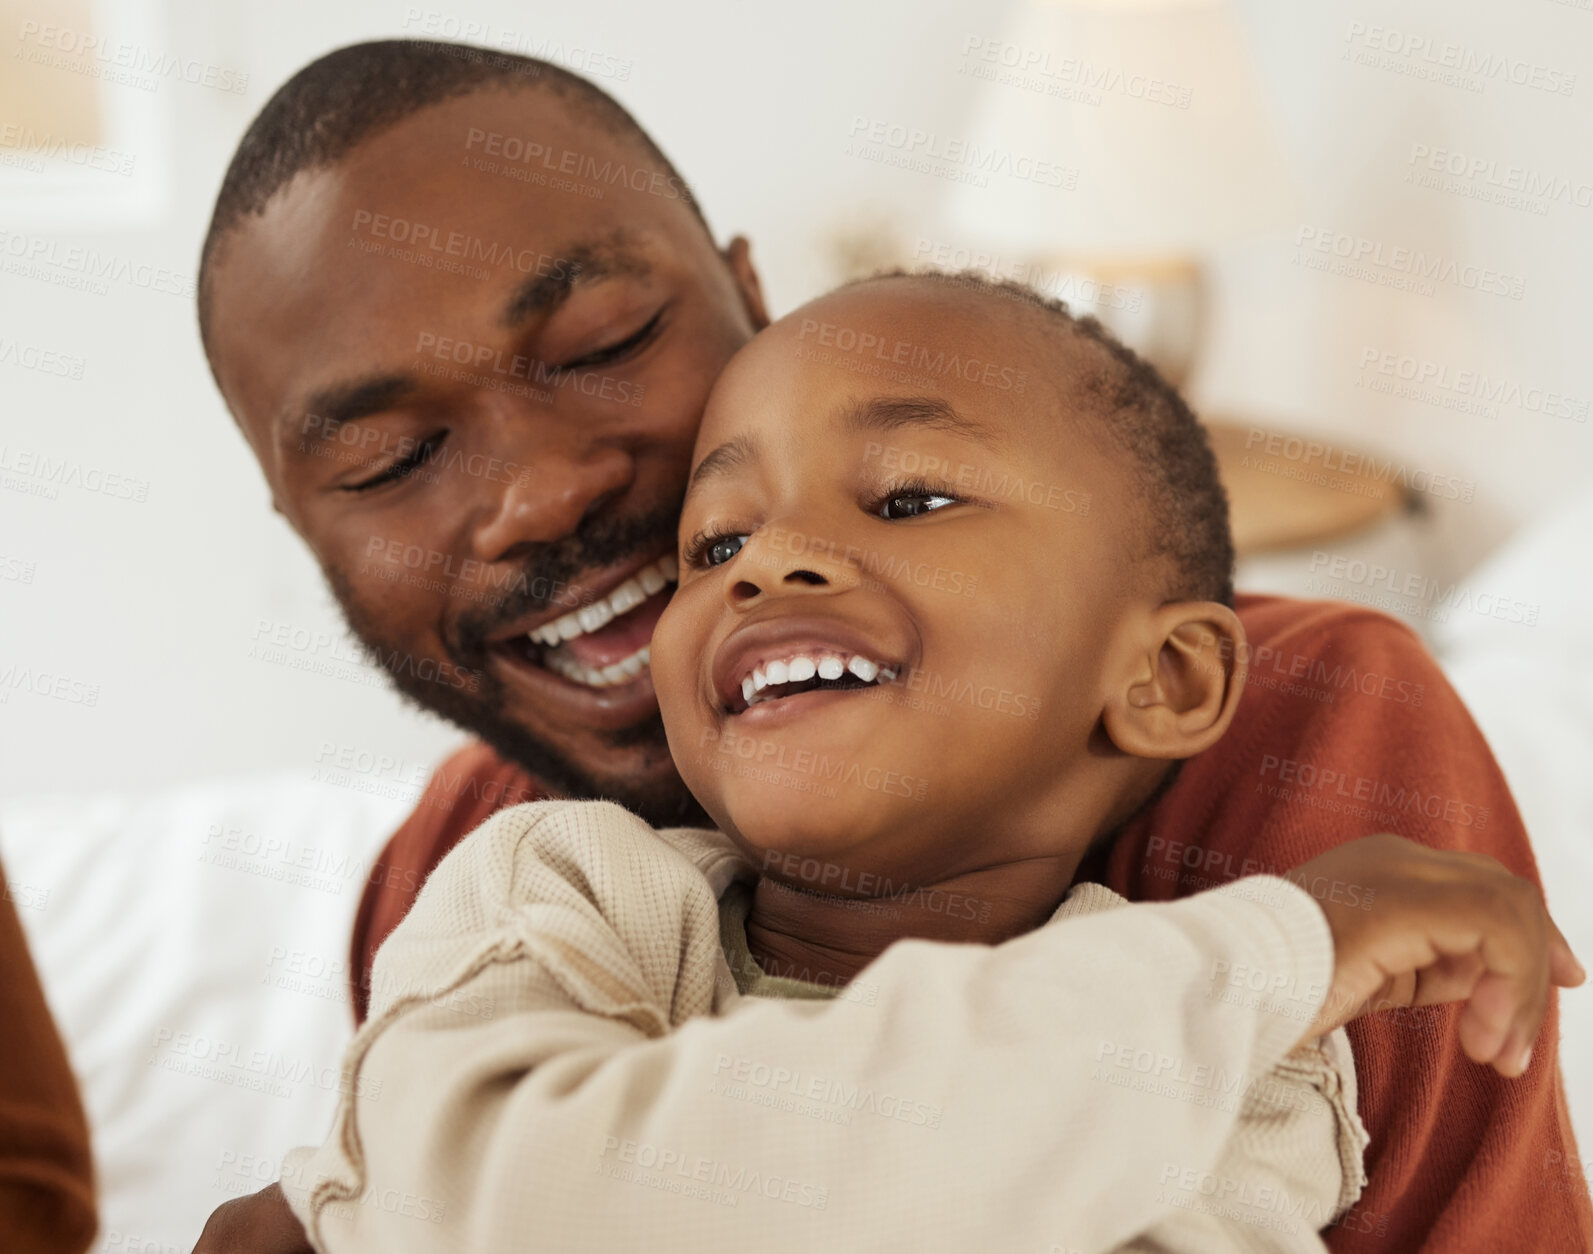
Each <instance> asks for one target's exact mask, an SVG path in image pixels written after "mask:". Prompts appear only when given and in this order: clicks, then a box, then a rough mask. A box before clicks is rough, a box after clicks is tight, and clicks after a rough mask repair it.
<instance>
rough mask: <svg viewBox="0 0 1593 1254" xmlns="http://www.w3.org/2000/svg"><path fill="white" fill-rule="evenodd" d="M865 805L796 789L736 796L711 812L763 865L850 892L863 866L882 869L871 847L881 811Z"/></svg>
mask: <svg viewBox="0 0 1593 1254" xmlns="http://www.w3.org/2000/svg"><path fill="white" fill-rule="evenodd" d="M860 811H865V807H860V806H858V805H857V804H856V803H855V802H854V803H852V804H850V805H848V804H846V803H844V802H842V801H841V800H840V799H839V798H834V797H831V798H814V797H805V796H801V795H798V794H792V795H788V796H786V797H783V798H778V799H776V800H775V801H774V802H772V803H771V802H769V801H767V800H764V799H762V798H759V799H756V800H755V801H753V802H751V803H747V802H743V803H741V804H737V803H736V802H735V801H733V800H732V801H730V802H729V804H728V805H727V806H726V807H725V808H724V809H723V810H714V811H712V812H715V813H718V814H720V815H722V816H723V818H722V819H721V821H720V824H719V826H720V828H721V829H722V830H723V831H725V832H727V833H729V834H730V836H731V837H732V838H733V839H734V840H735V841H736V843H737V844H738V845H740V846H741V848H742V850H743V852H745V853H746V855H747V856H748V857H749V858H750V859H751V860H752V861H753V863H754V864H755V865H756V866H757V867H758V869H759V870H760V871H766V872H769V873H772V874H774V875H776V876H777V877H778V878H780V879H782V880H787V881H790V882H791V883H793V884H800V885H803V886H805V887H809V888H812V889H814V890H815V891H819V892H824V891H837V892H841V893H845V892H846V891H847V890H848V888H849V887H850V888H852V889H853V890H854V891H855V889H856V880H857V879H858V877H859V876H860V875H862V874H863V873H864V872H874V873H875V874H877V873H878V868H876V867H875V866H874V865H873V859H871V858H870V857H869V856H868V854H867V852H866V851H867V850H868V849H869V848H870V846H871V845H874V844H875V841H874V840H871V839H870V833H871V832H873V831H874V829H875V827H876V825H877V824H878V823H879V820H880V816H879V814H878V813H877V812H875V813H872V814H871V813H867V812H860Z"/></svg>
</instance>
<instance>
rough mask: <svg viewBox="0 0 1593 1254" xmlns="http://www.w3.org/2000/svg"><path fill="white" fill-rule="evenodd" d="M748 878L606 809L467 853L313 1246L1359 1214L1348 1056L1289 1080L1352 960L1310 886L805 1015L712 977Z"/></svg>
mask: <svg viewBox="0 0 1593 1254" xmlns="http://www.w3.org/2000/svg"><path fill="white" fill-rule="evenodd" d="M755 875H756V871H755V868H754V867H753V866H752V864H751V863H750V862H749V861H748V860H747V859H746V858H745V857H743V855H741V854H740V852H739V851H737V850H736V849H735V848H734V846H732V845H731V844H730V842H729V841H728V840H727V839H726V838H725V837H724V836H722V835H720V834H718V833H715V832H705V831H698V830H688V829H676V830H669V831H663V832H655V831H654V830H653V829H652V828H650V827H648V826H647V825H646V824H644V823H643V822H642V821H641V820H639V819H637V818H636V817H635V816H633V815H631V814H630V813H628V812H627V811H625V810H623V809H621V808H619V807H618V806H614V805H609V804H606V803H600V802H540V803H537V804H534V805H527V806H520V807H517V808H515V809H511V810H506V811H503V812H502V813H500V814H499V815H497V816H496V817H495V818H493V819H492V820H491V821H490V822H489V823H487V824H486V825H485V826H483V827H482V828H480V829H479V830H478V831H477V832H475V833H474V834H473V835H472V836H470V837H469V838H468V839H467V840H465V841H464V842H463V843H462V844H461V845H460V846H459V847H458V848H457V849H455V850H454V851H453V852H452V853H451V854H449V856H448V857H447V858H446V859H445V860H444V861H443V863H442V864H441V865H440V866H439V867H438V868H437V870H436V872H435V873H434V874H433V876H432V877H431V879H430V880H429V881H428V883H427V885H426V887H425V889H424V891H423V892H422V893H421V895H420V897H419V899H418V900H417V902H416V904H415V907H414V909H413V910H412V911H411V912H410V914H409V916H408V917H407V918H406V919H405V920H404V922H403V923H402V924H401V925H400V926H399V927H398V929H397V930H396V931H395V932H394V933H393V934H392V936H391V937H390V938H389V939H388V941H387V943H386V944H385V945H383V947H382V950H381V952H380V954H379V955H378V957H377V962H376V967H375V973H374V975H375V978H374V985H375V987H374V991H373V1002H372V1007H371V1018H370V1020H369V1022H368V1023H367V1024H366V1026H365V1027H364V1028H363V1029H362V1030H361V1031H360V1033H359V1034H358V1036H356V1037H355V1039H354V1041H353V1043H352V1044H351V1046H350V1047H349V1052H348V1055H347V1058H346V1060H345V1075H344V1096H343V1098H342V1100H341V1103H340V1106H339V1109H338V1113H337V1117H336V1121H335V1124H334V1127H333V1129H332V1132H331V1134H330V1136H329V1137H328V1139H327V1141H326V1142H325V1144H324V1145H322V1146H321V1147H320V1148H319V1149H316V1150H307V1149H306V1150H298V1151H295V1152H294V1153H293V1154H291V1155H290V1156H289V1157H288V1159H287V1161H286V1162H285V1164H284V1171H283V1187H284V1189H285V1191H286V1193H287V1195H288V1198H289V1200H290V1202H291V1203H292V1205H293V1207H294V1210H295V1213H296V1214H297V1215H298V1216H299V1218H300V1219H301V1220H302V1221H303V1222H304V1225H305V1228H306V1230H307V1231H308V1232H309V1234H310V1237H311V1240H312V1241H313V1242H314V1244H315V1245H316V1247H317V1249H319V1250H322V1251H330V1252H335V1254H345V1252H346V1254H356V1252H360V1254H365V1252H368V1254H402V1252H404V1251H416V1252H417V1254H418V1252H419V1251H428V1252H429V1251H459V1252H460V1254H465V1252H469V1254H497V1252H499V1251H505V1252H507V1251H518V1250H526V1251H542V1250H549V1251H565V1250H569V1251H587V1250H590V1251H602V1252H604V1254H610V1252H625V1251H632V1250H637V1251H639V1250H650V1251H651V1250H658V1251H674V1250H681V1251H688V1250H689V1251H694V1252H695V1251H704V1250H708V1251H719V1250H738V1251H740V1250H745V1251H752V1250H756V1251H759V1252H760V1254H783V1252H784V1251H793V1252H794V1251H811V1250H822V1251H826V1252H827V1254H842V1252H844V1251H852V1250H856V1251H869V1252H870V1254H881V1252H884V1251H896V1250H900V1251H913V1252H914V1254H924V1252H926V1251H942V1250H944V1251H978V1252H981V1254H982V1252H985V1251H991V1252H996V1254H1008V1252H1017V1251H1033V1252H1034V1254H1046V1252H1047V1251H1051V1252H1068V1254H1072V1252H1074V1251H1078V1252H1081V1254H1086V1252H1087V1254H1093V1252H1094V1251H1109V1250H1120V1249H1130V1250H1140V1251H1218V1250H1278V1251H1281V1250H1290V1251H1294V1250H1313V1249H1315V1250H1320V1249H1321V1248H1323V1247H1322V1245H1321V1242H1320V1239H1319V1238H1318V1237H1317V1236H1316V1231H1317V1229H1319V1228H1321V1227H1323V1226H1325V1225H1326V1224H1328V1223H1329V1222H1330V1220H1331V1219H1332V1218H1333V1217H1334V1216H1335V1215H1336V1214H1339V1213H1341V1212H1342V1211H1343V1210H1344V1209H1345V1208H1347V1207H1348V1206H1349V1205H1350V1204H1351V1203H1352V1202H1353V1201H1354V1200H1355V1198H1356V1197H1357V1196H1359V1192H1360V1187H1361V1185H1362V1183H1363V1182H1364V1177H1363V1175H1362V1172H1361V1167H1360V1160H1361V1152H1362V1150H1363V1149H1364V1147H1365V1133H1364V1131H1363V1130H1362V1128H1361V1125H1360V1121H1359V1119H1358V1117H1357V1116H1356V1114H1355V1081H1354V1071H1353V1066H1352V1064H1351V1060H1350V1055H1349V1048H1348V1044H1347V1041H1346V1040H1345V1038H1344V1036H1343V1033H1342V1031H1340V1032H1336V1033H1334V1034H1333V1035H1332V1036H1329V1037H1326V1038H1323V1040H1322V1041H1320V1042H1316V1043H1314V1044H1313V1045H1312V1046H1310V1047H1307V1048H1303V1049H1300V1050H1293V1052H1291V1049H1292V1047H1293V1045H1294V1042H1295V1040H1296V1038H1297V1037H1298V1035H1299V1033H1300V1031H1301V1026H1300V1025H1301V1024H1302V1023H1304V1022H1308V1021H1309V1019H1310V1018H1311V1017H1312V1016H1314V1014H1315V1012H1316V1010H1317V1008H1318V1006H1319V1005H1320V1002H1321V999H1322V997H1323V995H1324V994H1325V990H1326V988H1327V985H1328V981H1329V978H1330V976H1331V972H1332V963H1333V950H1332V943H1331V938H1330V936H1329V933H1328V930H1327V926H1326V922H1325V920H1324V919H1323V917H1322V914H1321V912H1320V911H1319V910H1318V909H1317V907H1316V905H1315V903H1314V902H1313V901H1312V900H1311V898H1310V897H1309V895H1307V894H1306V893H1304V892H1303V891H1301V890H1300V889H1299V888H1297V887H1295V886H1294V885H1292V884H1290V883H1288V882H1287V881H1284V880H1281V879H1274V878H1270V877H1256V878H1253V879H1248V880H1242V881H1239V882H1237V883H1235V884H1232V885H1229V886H1228V887H1225V888H1222V889H1218V890H1216V891H1214V892H1209V893H1204V894H1201V895H1200V896H1198V897H1195V898H1191V899H1188V900H1185V901H1181V902H1177V903H1173V904H1163V905H1133V906H1130V905H1127V904H1125V903H1123V902H1122V899H1121V898H1118V897H1116V896H1115V895H1114V894H1112V893H1110V892H1109V891H1107V890H1106V889H1104V888H1101V887H1100V886H1098V885H1081V886H1079V887H1078V888H1076V889H1075V890H1074V891H1073V892H1072V893H1071V894H1070V895H1069V897H1068V899H1067V901H1066V902H1065V903H1064V904H1063V905H1062V907H1061V908H1060V909H1059V910H1058V911H1057V912H1056V915H1055V917H1054V920H1053V922H1052V923H1051V924H1049V925H1047V926H1045V927H1043V928H1040V929H1039V930H1037V931H1035V932H1032V933H1030V934H1028V935H1026V936H1022V937H1019V938H1017V939H1015V940H1012V941H1009V942H1007V943H1005V944H1002V945H997V946H983V945H948V944H935V943H930V942H926V941H900V942H898V943H896V944H895V945H893V946H891V947H890V949H889V950H887V951H886V953H884V954H883V955H881V957H880V958H879V959H877V960H876V961H875V962H874V963H872V964H871V965H870V966H869V967H868V968H867V969H866V970H865V971H863V972H862V973H860V974H859V975H858V976H857V977H856V979H854V980H853V981H852V982H851V983H849V984H848V985H846V986H845V987H844V988H843V989H841V990H839V991H838V992H837V993H836V994H835V995H834V996H830V997H825V996H822V995H819V996H813V997H808V998H801V997H790V996H785V997H770V996H763V995H758V996H748V995H745V994H743V993H742V992H741V991H740V990H739V989H738V986H737V976H736V974H735V973H733V972H732V969H731V966H730V964H729V962H727V959H726V956H725V953H724V950H723V948H722V946H721V930H720V929H721V909H720V906H721V899H727V900H729V899H731V898H733V897H734V896H735V895H734V894H730V895H729V896H727V890H728V889H730V888H731V886H732V885H733V884H734V883H736V882H738V881H748V880H750V879H752V878H754V877H755ZM1059 924H1065V926H1059ZM730 935H731V937H732V940H733V939H734V933H733V932H732V933H731V934H730ZM733 947H734V946H733ZM740 965H741V966H742V967H743V970H742V972H741V976H742V983H743V984H746V983H747V976H748V972H747V971H746V970H745V963H744V962H743V963H741V964H740ZM1241 970H1242V971H1244V972H1246V978H1245V979H1244V980H1242V981H1239V982H1238V983H1237V984H1236V983H1234V982H1233V981H1232V980H1231V978H1230V977H1231V975H1232V974H1233V973H1235V972H1238V971H1241ZM1252 972H1254V973H1256V975H1257V976H1258V977H1259V978H1254V977H1252V976H1251V975H1250V974H1249V973H1252ZM751 974H752V976H753V977H754V978H755V977H756V972H752V973H751ZM1252 985H1255V986H1258V987H1261V988H1264V989H1281V990H1285V991H1286V992H1287V993H1288V994H1289V996H1288V997H1287V999H1285V1000H1283V1001H1281V1002H1272V1001H1267V1002H1263V1001H1262V999H1261V998H1260V997H1259V996H1256V995H1252V994H1251V993H1249V992H1248V990H1249V988H1250V987H1251V986H1252ZM757 991H759V992H760V993H761V992H773V991H783V992H786V993H792V992H797V993H800V992H801V990H793V989H784V990H779V989H775V988H772V987H765V988H760V989H758V990H757ZM1236 992H1237V993H1240V994H1242V995H1240V996H1234V994H1235V993H1236Z"/></svg>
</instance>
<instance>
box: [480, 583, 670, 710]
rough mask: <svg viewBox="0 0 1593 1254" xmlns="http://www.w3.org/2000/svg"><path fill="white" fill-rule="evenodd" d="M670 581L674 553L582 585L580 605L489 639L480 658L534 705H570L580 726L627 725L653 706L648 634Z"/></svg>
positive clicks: (548, 613) (667, 594) (545, 614)
mask: <svg viewBox="0 0 1593 1254" xmlns="http://www.w3.org/2000/svg"><path fill="white" fill-rule="evenodd" d="M678 578H679V566H678V564H677V562H676V560H675V555H674V554H673V553H666V554H664V555H663V556H662V557H653V558H649V559H647V560H646V561H645V563H644V564H642V565H640V566H638V565H637V564H636V562H635V561H634V560H633V561H631V562H628V563H626V564H625V565H624V566H621V567H620V568H618V569H614V570H610V571H606V572H602V573H601V574H598V575H595V576H592V577H589V578H586V579H583V580H582V581H581V582H580V584H579V591H580V596H581V599H582V600H583V601H585V604H583V605H581V606H580V608H578V609H573V610H572V609H568V608H564V607H563V606H558V607H555V608H554V609H552V610H549V611H544V612H543V613H542V614H541V615H540V617H537V618H532V619H527V620H525V621H522V622H519V623H515V624H513V625H512V626H511V627H510V628H507V629H505V630H501V631H498V632H496V633H494V639H493V640H492V641H491V643H490V645H489V650H488V656H489V657H490V658H491V659H492V661H493V662H494V663H495V664H496V666H495V669H498V670H500V672H502V673H504V674H505V678H506V679H508V680H509V682H511V683H512V684H514V685H515V686H517V687H521V688H523V689H528V690H529V692H528V695H529V696H530V697H531V698H532V699H533V700H534V701H537V702H546V701H549V700H553V701H557V702H560V703H561V704H564V705H566V706H567V707H568V706H573V707H575V708H574V709H572V711H571V712H572V713H573V714H575V715H576V717H578V718H580V719H581V721H583V722H588V723H596V724H597V725H600V726H602V727H605V728H618V727H624V726H628V725H629V724H631V723H634V722H636V721H638V720H640V719H642V718H645V717H647V716H648V715H649V714H650V713H651V712H653V711H654V710H656V708H657V702H656V699H655V698H654V696H653V685H652V676H651V673H650V670H649V664H650V660H651V644H652V638H653V628H654V627H655V626H656V625H657V623H658V618H659V615H661V614H662V613H663V611H664V606H666V605H667V604H669V598H670V596H671V595H672V594H673V592H674V585H675V583H676V581H677V579H678ZM568 603H569V599H568V598H566V601H565V605H568ZM561 611H562V612H561Z"/></svg>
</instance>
